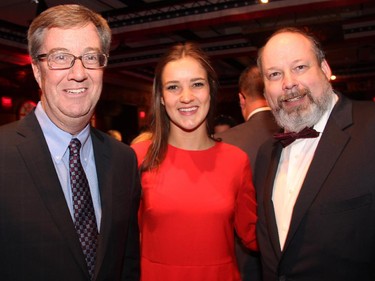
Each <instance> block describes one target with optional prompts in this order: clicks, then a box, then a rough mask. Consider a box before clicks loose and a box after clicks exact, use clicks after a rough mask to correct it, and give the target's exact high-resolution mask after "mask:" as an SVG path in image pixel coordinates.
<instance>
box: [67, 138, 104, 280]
mask: <svg viewBox="0 0 375 281" xmlns="http://www.w3.org/2000/svg"><path fill="white" fill-rule="evenodd" d="M80 148H81V142H80V141H79V140H78V139H76V138H74V139H72V140H71V141H70V145H69V172H70V183H71V187H72V195H73V208H74V220H75V228H76V231H77V234H78V237H79V241H80V242H81V247H82V250H83V254H84V255H85V259H86V263H87V267H88V270H89V273H90V276H91V278H92V277H93V275H94V267H95V258H96V246H97V238H98V230H97V229H98V228H97V226H96V219H95V211H94V206H93V204H92V199H91V193H90V188H89V183H88V181H87V178H86V174H85V171H84V170H83V168H82V164H81V160H80V156H79V151H80Z"/></svg>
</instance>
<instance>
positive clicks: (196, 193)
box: [133, 43, 257, 281]
mask: <svg viewBox="0 0 375 281" xmlns="http://www.w3.org/2000/svg"><path fill="white" fill-rule="evenodd" d="M217 87H218V82H217V77H216V74H215V72H214V70H213V68H212V67H211V65H210V63H209V61H208V58H207V56H206V55H205V54H204V53H203V52H202V50H201V49H200V48H199V47H198V46H197V45H195V44H193V43H185V44H178V45H175V46H173V47H172V48H171V49H170V50H169V51H168V52H167V53H166V54H165V56H164V57H163V58H162V59H161V60H160V61H159V64H158V65H157V67H156V73H155V80H154V89H153V104H152V110H153V112H152V115H151V116H152V121H151V135H152V137H151V140H148V141H144V142H140V143H137V144H134V145H133V148H134V150H135V151H136V153H137V157H138V161H139V165H140V169H141V173H142V174H141V180H142V187H143V195H142V196H143V197H142V202H141V207H140V211H139V218H140V231H141V256H142V257H141V280H142V281H177V280H178V281H184V280H186V281H192V280H193V281H219V280H223V281H238V280H241V278H240V274H239V271H238V267H237V263H236V258H235V252H234V230H236V232H237V233H238V235H239V236H240V237H241V238H242V241H243V243H244V244H245V245H246V246H247V247H249V248H250V249H252V250H257V243H256V239H255V224H256V220H257V216H256V202H255V191H254V187H253V184H252V175H251V169H250V164H249V160H248V158H247V155H246V154H245V153H244V152H242V151H241V150H240V149H238V148H236V147H234V146H231V145H228V144H224V143H222V142H218V141H216V140H214V139H212V138H211V137H210V134H209V132H210V131H211V130H210V124H211V122H210V121H209V120H210V118H211V117H212V115H213V104H214V102H215V96H216V93H217Z"/></svg>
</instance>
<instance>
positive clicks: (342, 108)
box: [284, 96, 352, 249]
mask: <svg viewBox="0 0 375 281" xmlns="http://www.w3.org/2000/svg"><path fill="white" fill-rule="evenodd" d="M339 97H340V100H339V102H338V103H337V104H336V106H335V108H334V110H333V111H332V113H331V116H330V118H329V120H328V122H327V125H326V127H325V129H324V132H323V135H322V137H321V139H320V142H319V144H318V147H317V149H316V151H315V155H314V158H313V160H312V162H311V165H310V168H309V170H308V172H307V175H306V178H305V181H304V183H303V185H302V188H301V191H300V194H299V195H298V198H297V201H296V204H295V206H294V210H293V215H292V220H291V223H290V227H289V233H288V236H287V240H286V242H285V247H284V249H286V248H287V247H288V245H289V243H290V241H291V240H292V239H293V236H294V234H295V233H296V231H297V229H298V227H299V225H300V223H301V221H302V219H303V217H304V216H305V215H306V212H307V211H308V209H309V208H310V206H311V204H312V203H313V201H314V199H315V198H316V196H317V195H318V193H319V191H320V189H321V187H322V186H323V183H324V181H325V180H326V178H327V177H328V175H329V173H330V172H331V170H332V168H333V167H334V165H335V163H336V161H337V159H338V158H339V157H340V154H341V152H342V151H343V149H344V147H345V146H346V144H347V143H348V141H349V139H350V137H349V135H348V134H347V133H346V132H344V131H343V129H344V128H346V127H347V126H350V124H352V119H351V111H352V110H351V103H350V102H349V101H348V100H346V99H344V98H343V97H341V96H339Z"/></svg>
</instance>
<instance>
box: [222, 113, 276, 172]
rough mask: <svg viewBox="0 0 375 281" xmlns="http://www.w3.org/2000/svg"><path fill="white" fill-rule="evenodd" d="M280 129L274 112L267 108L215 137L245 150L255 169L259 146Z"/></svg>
mask: <svg viewBox="0 0 375 281" xmlns="http://www.w3.org/2000/svg"><path fill="white" fill-rule="evenodd" d="M279 129H280V128H279V127H278V125H277V124H276V121H275V118H274V117H273V115H272V112H271V111H270V110H266V111H260V112H257V113H255V114H254V115H253V116H251V118H250V119H249V120H247V121H246V122H244V123H242V124H240V125H237V126H235V127H233V128H230V129H229V130H226V131H224V132H222V133H220V134H215V137H219V138H222V139H223V141H224V142H226V143H230V144H233V145H235V146H237V147H239V148H241V149H242V150H243V151H245V152H246V153H247V155H248V156H249V159H250V164H251V168H252V170H253V171H254V167H255V160H256V157H257V153H258V149H259V147H260V146H261V145H262V144H263V143H264V142H265V141H266V140H267V139H269V138H270V137H271V136H272V134H273V133H276V132H277V131H278V130H279Z"/></svg>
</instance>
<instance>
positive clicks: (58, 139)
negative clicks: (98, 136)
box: [35, 101, 90, 162]
mask: <svg viewBox="0 0 375 281" xmlns="http://www.w3.org/2000/svg"><path fill="white" fill-rule="evenodd" d="M35 115H36V118H37V119H38V122H39V124H40V127H41V128H42V131H43V135H44V137H45V139H46V142H47V145H48V148H49V151H50V153H51V155H52V156H53V159H54V160H55V161H56V162H59V161H61V160H62V158H63V156H64V154H65V152H66V151H67V148H68V146H69V143H70V140H71V139H72V138H73V136H72V135H71V134H70V133H68V132H65V131H63V130H61V129H60V128H59V127H57V126H56V125H55V124H54V123H53V122H52V121H51V119H49V117H48V115H47V114H46V112H45V111H44V109H43V107H42V102H41V101H39V102H38V104H37V106H36V109H35ZM89 135H90V126H89V124H88V125H87V126H86V127H85V128H84V129H83V130H82V131H81V132H79V133H78V134H77V135H76V136H74V137H75V138H78V139H79V140H80V142H81V144H82V150H81V152H82V155H81V158H84V159H87V158H88V156H89V153H90V149H89V145H87V143H88V139H89Z"/></svg>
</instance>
